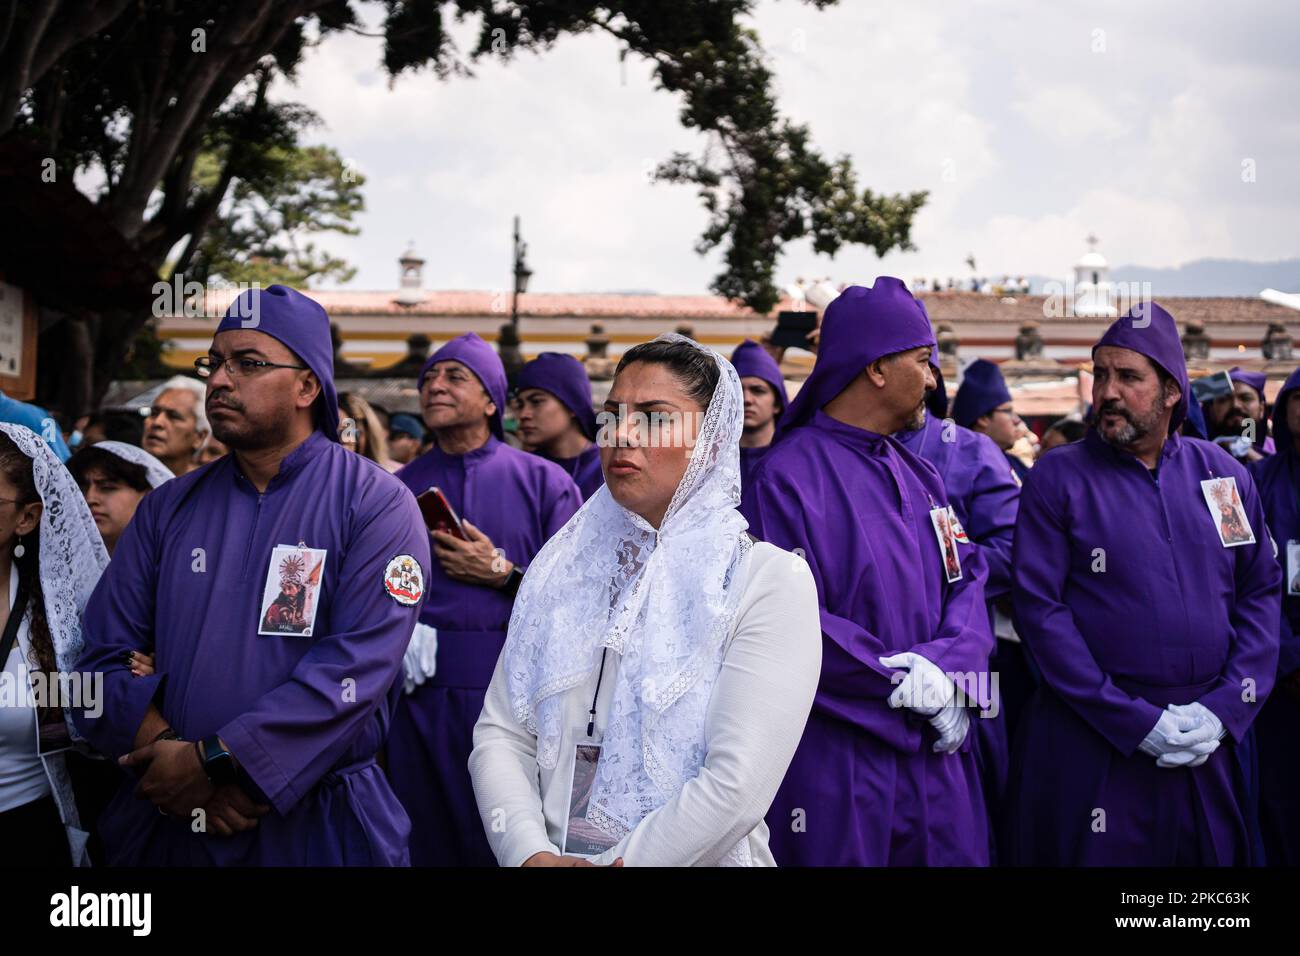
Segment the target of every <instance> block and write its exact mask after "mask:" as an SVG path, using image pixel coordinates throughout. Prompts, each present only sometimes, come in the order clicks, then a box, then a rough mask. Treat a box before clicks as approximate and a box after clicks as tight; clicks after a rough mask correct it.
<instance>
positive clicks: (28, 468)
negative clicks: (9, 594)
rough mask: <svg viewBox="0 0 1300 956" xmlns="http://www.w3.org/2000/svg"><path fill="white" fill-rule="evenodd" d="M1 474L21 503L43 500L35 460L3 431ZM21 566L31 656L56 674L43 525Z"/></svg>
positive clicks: (29, 540)
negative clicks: (45, 581) (44, 586)
mask: <svg viewBox="0 0 1300 956" xmlns="http://www.w3.org/2000/svg"><path fill="white" fill-rule="evenodd" d="M0 474H2V475H4V476H5V478H7V479H8V480H9V482H10V483H11V484H12V485H13V486H14V488H15V489H16V490H17V492H18V502H19V504H23V505H29V504H32V503H34V502H37V501H40V500H41V496H40V495H39V494H38V493H37V491H36V482H35V480H34V479H33V477H32V460H31V459H30V458H28V457H27V456H26V455H24V454H23V451H22V449H21V448H19V447H18V446H17V445H16V444H15V443H14V440H13V439H12V438H10V437H9V436H8V435H6V434H4V433H3V432H0ZM14 564H15V565H16V566H17V567H18V582H19V585H20V586H22V585H26V590H27V594H28V607H30V608H31V612H32V620H31V628H30V632H29V633H30V635H31V643H32V650H31V654H30V656H29V662H30V664H31V666H33V667H35V668H39V669H40V670H42V671H45V672H46V673H47V674H54V673H57V671H58V664H57V663H56V661H55V658H54V642H53V641H52V640H51V639H50V625H49V622H48V621H46V619H45V594H44V592H43V591H41V571H40V568H41V529H40V525H39V524H38V525H37V526H36V528H35V529H33V530H32V532H31V534H29V535H27V537H25V538H24V539H23V556H22V557H21V558H20V557H15V558H14ZM23 610H24V609H23V608H14V609H13V610H12V611H11V612H10V613H11V614H22V613H23Z"/></svg>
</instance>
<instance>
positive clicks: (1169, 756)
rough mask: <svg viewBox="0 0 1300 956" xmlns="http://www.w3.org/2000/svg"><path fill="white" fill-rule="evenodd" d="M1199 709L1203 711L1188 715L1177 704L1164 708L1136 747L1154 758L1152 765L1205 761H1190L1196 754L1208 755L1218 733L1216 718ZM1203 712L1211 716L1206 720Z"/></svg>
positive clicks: (1180, 764) (1162, 765)
mask: <svg viewBox="0 0 1300 956" xmlns="http://www.w3.org/2000/svg"><path fill="white" fill-rule="evenodd" d="M1198 706H1199V705H1198ZM1175 708H1178V709H1175ZM1201 710H1202V711H1204V714H1202V713H1200V712H1193V713H1190V714H1189V713H1187V712H1186V711H1185V709H1183V708H1181V707H1180V705H1178V704H1171V705H1170V706H1168V707H1166V708H1165V710H1164V711H1163V712H1162V713H1161V714H1160V718H1159V719H1158V720H1157V721H1156V725H1155V726H1154V727H1152V728H1151V730H1150V732H1148V733H1147V735H1146V737H1145V739H1143V741H1142V743H1141V744H1139V745H1138V749H1139V750H1141V751H1142V752H1143V753H1145V754H1147V755H1148V756H1151V757H1155V758H1157V759H1156V765H1157V766H1160V767H1181V766H1200V764H1201V763H1204V762H1205V761H1203V760H1202V761H1199V762H1194V761H1196V758H1198V757H1207V758H1208V757H1209V755H1210V754H1212V753H1214V751H1215V750H1217V749H1218V747H1219V740H1218V738H1219V735H1220V734H1221V732H1222V724H1219V721H1218V718H1217V717H1214V715H1213V714H1211V713H1210V711H1209V710H1208V709H1206V708H1204V707H1202V708H1201ZM1205 714H1209V717H1210V718H1213V719H1212V720H1210V719H1207V718H1206V717H1205ZM1216 724H1217V725H1218V726H1217V727H1216V726H1215V725H1216ZM1189 754H1190V756H1188V755H1189ZM1175 755H1176V756H1175Z"/></svg>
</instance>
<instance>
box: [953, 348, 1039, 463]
mask: <svg viewBox="0 0 1300 956" xmlns="http://www.w3.org/2000/svg"><path fill="white" fill-rule="evenodd" d="M952 417H953V421H955V422H956V423H957V424H958V425H960V426H961V427H962V428H969V429H970V430H971V431H973V432H979V433H980V434H981V435H988V436H989V438H991V439H993V443H994V444H995V445H997V446H998V447H999V448H1001V449H1002V452H1003V454H1005V455H1006V456H1007V460H1008V461H1009V462H1010V463H1011V471H1012V473H1013V474H1014V475H1015V476H1016V483H1017V484H1020V483H1021V482H1023V481H1024V479H1025V476H1026V475H1028V474H1029V468H1028V467H1027V466H1026V465H1025V463H1024V462H1022V461H1021V460H1020V459H1019V458H1017V457H1016V456H1015V455H1012V454H1011V453H1010V452H1011V447H1012V446H1013V445H1014V444H1015V443H1016V441H1017V440H1018V439H1019V438H1020V430H1021V428H1022V425H1021V423H1020V416H1019V415H1017V414H1016V410H1015V408H1014V406H1013V405H1012V403H1011V392H1010V391H1009V390H1008V389H1007V383H1006V381H1005V380H1004V379H1003V378H1002V370H1001V369H999V368H998V367H997V365H996V364H995V363H993V362H989V361H986V360H985V359H976V360H975V361H974V362H971V363H970V365H968V366H966V372H965V374H964V375H963V376H962V380H961V387H960V388H959V389H957V397H956V398H955V399H953V403H952Z"/></svg>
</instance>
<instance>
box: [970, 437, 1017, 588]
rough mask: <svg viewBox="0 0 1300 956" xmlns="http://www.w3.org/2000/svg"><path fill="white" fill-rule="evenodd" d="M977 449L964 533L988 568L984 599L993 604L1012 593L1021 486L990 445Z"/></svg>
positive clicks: (982, 445) (985, 443)
mask: <svg viewBox="0 0 1300 956" xmlns="http://www.w3.org/2000/svg"><path fill="white" fill-rule="evenodd" d="M980 437H983V436H980ZM978 448H979V457H980V462H979V468H978V469H977V470H976V472H975V481H974V487H973V488H972V491H971V504H970V515H969V517H968V519H967V520H968V521H969V526H968V527H967V528H966V531H967V533H968V534H969V535H970V539H971V540H972V541H974V542H975V543H976V544H978V545H979V546H980V550H981V551H982V552H983V553H984V562H985V564H987V565H988V581H987V582H986V583H985V585H984V598H985V600H987V601H993V600H996V599H997V598H1000V597H1005V596H1006V595H1007V594H1010V593H1011V543H1012V540H1013V539H1014V537H1015V530H1016V509H1017V507H1018V506H1019V504H1020V485H1019V484H1017V483H1016V479H1015V478H1014V477H1013V474H1012V471H1011V466H1010V465H1009V464H1008V463H1007V458H1006V456H1005V455H1003V454H1002V452H1000V451H999V450H998V449H997V448H996V447H995V446H994V445H993V443H992V442H991V441H988V440H985V441H981V442H979V443H978Z"/></svg>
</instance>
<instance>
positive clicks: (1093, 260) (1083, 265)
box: [1074, 249, 1110, 269]
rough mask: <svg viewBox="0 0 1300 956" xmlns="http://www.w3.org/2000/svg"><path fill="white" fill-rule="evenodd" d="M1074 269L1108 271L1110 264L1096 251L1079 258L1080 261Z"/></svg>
mask: <svg viewBox="0 0 1300 956" xmlns="http://www.w3.org/2000/svg"><path fill="white" fill-rule="evenodd" d="M1074 267H1075V268H1076V269H1108V268H1110V263H1109V262H1107V261H1106V257H1105V256H1103V255H1102V254H1101V253H1100V252H1097V251H1096V250H1095V249H1094V250H1093V251H1092V252H1085V253H1084V254H1083V255H1082V256H1081V257H1080V258H1079V261H1078V262H1076V263H1075V264H1074Z"/></svg>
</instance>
